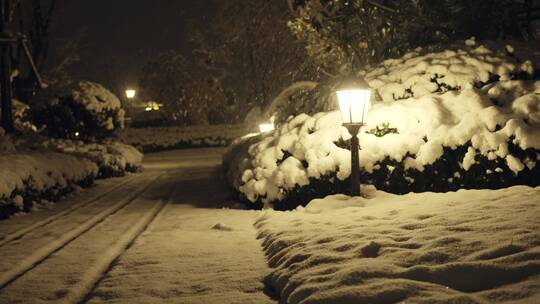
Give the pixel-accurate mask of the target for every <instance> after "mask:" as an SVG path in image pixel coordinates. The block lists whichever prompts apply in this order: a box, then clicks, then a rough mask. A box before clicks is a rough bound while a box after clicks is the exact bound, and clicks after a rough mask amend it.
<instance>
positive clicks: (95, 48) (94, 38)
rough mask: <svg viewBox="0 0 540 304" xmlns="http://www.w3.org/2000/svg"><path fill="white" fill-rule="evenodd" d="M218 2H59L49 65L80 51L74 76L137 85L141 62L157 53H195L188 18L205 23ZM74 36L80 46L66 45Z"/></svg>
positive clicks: (115, 87)
mask: <svg viewBox="0 0 540 304" xmlns="http://www.w3.org/2000/svg"><path fill="white" fill-rule="evenodd" d="M213 7H214V6H213V5H212V0H195V1H194V0H159V1H150V0H135V1H134V0H113V1H111V0H93V1H59V2H58V7H57V11H56V12H55V16H54V20H53V24H52V26H51V32H52V33H53V35H52V37H51V40H52V41H51V44H50V50H49V54H50V57H49V59H48V62H47V65H49V66H54V65H55V64H56V63H58V62H59V61H60V60H61V57H62V56H66V55H69V52H76V53H77V54H78V56H79V64H77V66H78V67H77V68H76V69H73V70H71V71H70V72H71V73H72V75H73V76H74V78H77V79H88V80H93V81H97V82H99V83H106V84H109V85H110V86H112V87H111V89H113V90H115V91H121V90H122V89H123V88H124V87H126V86H135V85H136V82H137V79H138V78H139V76H140V69H141V67H142V66H143V65H144V64H145V63H146V62H147V61H148V60H149V59H150V58H151V57H152V56H153V55H155V54H157V53H159V52H163V51H167V50H171V49H175V50H181V51H182V52H183V53H185V54H186V56H189V54H190V53H191V46H190V43H189V41H188V38H187V35H186V23H185V21H186V20H187V19H198V20H200V21H203V22H204V20H206V19H207V18H208V17H209V16H210V15H211V13H212V8H213ZM68 41H71V42H75V44H76V48H77V49H76V50H73V49H70V50H67V51H66V50H65V49H64V50H62V48H65V44H66V42H68Z"/></svg>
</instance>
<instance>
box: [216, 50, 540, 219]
mask: <svg viewBox="0 0 540 304" xmlns="http://www.w3.org/2000/svg"><path fill="white" fill-rule="evenodd" d="M469 44H472V43H470V42H469ZM508 49H509V47H507V48H504V47H503V50H505V51H507V50H508ZM463 50H464V51H463V52H459V51H442V52H439V53H430V54H424V55H418V54H417V55H410V54H409V55H406V56H405V57H404V58H403V59H400V60H395V61H393V62H388V61H385V62H384V63H383V64H382V65H381V67H379V68H376V69H374V70H372V71H368V72H367V73H366V77H367V79H368V80H369V82H370V84H371V85H372V86H373V87H374V89H375V90H376V92H377V93H378V95H379V96H380V97H382V98H383V99H382V100H374V102H373V105H372V107H371V109H370V113H369V115H368V121H367V126H366V127H364V128H363V129H362V132H361V134H360V135H359V137H360V145H361V151H360V166H361V170H362V176H361V178H362V182H363V183H367V184H373V185H375V186H376V187H377V188H378V189H381V190H385V191H388V192H393V193H406V192H410V191H415V192H420V191H451V190H457V189H459V188H499V187H505V186H509V185H513V184H529V185H538V184H540V166H538V165H537V163H538V161H539V160H540V94H539V93H540V81H534V80H513V78H523V79H526V78H532V77H533V75H534V73H535V70H534V68H533V67H534V65H533V62H532V61H530V60H528V61H526V60H519V59H518V58H517V56H515V54H513V55H512V56H510V55H508V56H507V57H504V56H503V55H495V54H498V52H496V51H493V50H492V48H491V47H490V48H488V47H487V46H472V45H471V46H467V47H465V48H464V49H463ZM383 69H386V73H385V72H384V71H383ZM398 71H399V72H398ZM462 71H464V72H465V74H463V73H462ZM435 74H437V75H439V77H438V78H436V79H435V80H436V82H431V80H430V79H432V75H435ZM411 79H414V81H413V80H411ZM443 81H444V82H443ZM404 83H407V85H404ZM437 83H439V84H440V83H445V84H448V85H449V86H450V87H452V88H453V89H452V90H441V89H440V86H438V85H437ZM481 83H482V84H481ZM411 88H412V89H411ZM423 89H424V90H423ZM409 90H410V91H411V92H412V93H407V92H408V91H409ZM403 93H407V94H412V95H410V96H404V95H403ZM396 97H397V98H396ZM349 137H350V136H349V135H348V132H347V131H346V129H345V128H343V127H342V126H341V119H340V115H339V113H338V112H337V111H333V112H322V113H318V114H315V115H313V116H310V115H306V114H300V115H298V116H296V117H294V118H291V119H289V120H288V121H287V122H286V123H285V124H283V125H282V126H280V127H279V128H277V129H276V131H275V132H273V133H269V134H266V135H264V136H262V137H261V138H260V140H258V141H257V142H256V143H253V142H244V143H239V144H240V145H242V144H243V145H245V147H244V149H240V148H236V149H231V151H234V152H235V153H240V155H237V156H236V157H235V159H237V161H236V162H234V163H233V162H231V163H228V164H226V166H229V167H228V168H227V171H228V172H229V173H228V174H229V176H232V179H231V181H232V185H233V186H234V187H235V188H236V189H237V190H238V191H239V192H240V193H241V194H242V195H243V196H244V197H245V198H246V199H247V200H249V201H250V202H253V203H256V204H266V205H273V207H275V208H277V209H290V208H294V207H296V206H297V205H299V204H306V203H307V202H309V200H310V199H312V198H315V197H322V196H325V195H327V194H331V193H337V192H342V191H344V190H345V189H346V188H347V186H348V185H347V182H348V181H347V179H348V177H349V175H350V152H349V151H348V150H347V149H348V144H347V143H346V141H347V140H348V139H349ZM242 151H243V152H242ZM231 153H232V152H231ZM228 158H229V159H232V157H230V156H229V157H228Z"/></svg>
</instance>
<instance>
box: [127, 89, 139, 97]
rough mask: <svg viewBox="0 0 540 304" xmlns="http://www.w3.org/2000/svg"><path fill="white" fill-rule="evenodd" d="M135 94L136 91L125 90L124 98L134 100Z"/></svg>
mask: <svg viewBox="0 0 540 304" xmlns="http://www.w3.org/2000/svg"><path fill="white" fill-rule="evenodd" d="M135 94H137V91H135V90H133V89H127V90H126V97H127V98H129V99H131V98H135Z"/></svg>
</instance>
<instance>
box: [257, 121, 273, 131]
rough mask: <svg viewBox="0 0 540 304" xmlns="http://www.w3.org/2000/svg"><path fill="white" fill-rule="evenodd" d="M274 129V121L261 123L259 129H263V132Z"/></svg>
mask: <svg viewBox="0 0 540 304" xmlns="http://www.w3.org/2000/svg"><path fill="white" fill-rule="evenodd" d="M272 130H274V124H273V123H263V124H260V125H259V131H261V133H265V132H270V131H272Z"/></svg>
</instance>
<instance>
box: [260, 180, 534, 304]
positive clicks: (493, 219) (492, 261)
mask: <svg viewBox="0 0 540 304" xmlns="http://www.w3.org/2000/svg"><path fill="white" fill-rule="evenodd" d="M370 194H371V198H370V199H366V198H359V197H357V198H350V197H347V196H344V195H334V196H329V197H326V198H325V199H318V200H314V201H312V202H311V203H309V204H308V205H307V207H306V208H302V207H299V208H298V209H297V210H295V211H292V212H280V211H273V210H267V211H265V212H264V213H263V214H262V216H261V217H260V218H259V219H258V221H257V223H256V227H257V228H258V229H259V237H260V238H262V240H263V247H264V250H265V252H266V255H267V258H268V261H269V265H270V267H272V268H273V271H272V273H271V274H270V275H268V277H267V278H266V284H267V285H268V287H269V288H270V289H272V290H274V291H275V292H276V293H277V294H278V295H279V297H280V299H281V301H280V303H281V302H283V303H290V304H293V303H302V304H308V303H309V304H315V303H324V304H329V303H336V304H337V303H340V304H345V303H398V302H399V303H401V302H407V303H409V302H410V303H534V302H535V300H538V299H539V298H540V289H539V286H538V279H539V275H540V251H539V248H540V247H539V245H540V237H539V234H538V231H539V229H540V225H539V222H538V215H539V214H540V204H539V201H538V197H539V195H540V188H539V187H536V188H530V187H526V186H515V187H511V188H507V189H501V190H460V191H458V192H450V193H444V194H440V193H420V194H414V193H411V194H407V195H391V194H388V193H384V192H380V191H378V192H373V191H371V193H370ZM486 210H487V211H488V212H486ZM510 214H511V215H512V216H509V215H510Z"/></svg>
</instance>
